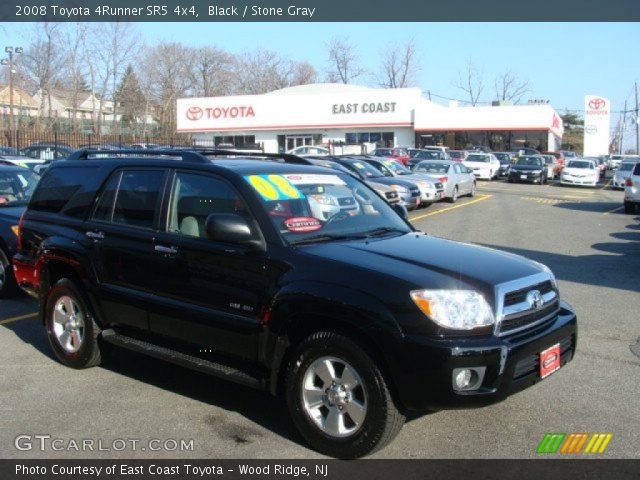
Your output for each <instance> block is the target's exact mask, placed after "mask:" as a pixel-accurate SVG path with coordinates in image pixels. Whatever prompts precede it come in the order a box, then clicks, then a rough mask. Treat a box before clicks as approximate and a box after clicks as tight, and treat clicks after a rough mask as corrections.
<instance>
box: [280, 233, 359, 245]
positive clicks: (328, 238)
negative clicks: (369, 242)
mask: <svg viewBox="0 0 640 480" xmlns="http://www.w3.org/2000/svg"><path fill="white" fill-rule="evenodd" d="M363 238H366V236H365V235H332V234H322V235H313V236H312V237H307V238H301V239H300V240H294V241H292V242H289V243H290V244H291V245H305V244H309V243H320V242H333V241H335V240H358V239H363Z"/></svg>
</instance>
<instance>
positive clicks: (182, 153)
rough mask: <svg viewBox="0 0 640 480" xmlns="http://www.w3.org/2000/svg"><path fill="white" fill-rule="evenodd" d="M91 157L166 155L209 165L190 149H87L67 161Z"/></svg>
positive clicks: (204, 158)
mask: <svg viewBox="0 0 640 480" xmlns="http://www.w3.org/2000/svg"><path fill="white" fill-rule="evenodd" d="M90 155H100V156H99V157H97V158H100V159H103V158H118V157H121V156H123V155H135V156H136V157H140V156H145V157H154V156H155V157H157V156H158V155H166V156H170V157H180V158H181V159H182V161H183V162H191V163H208V162H209V160H208V159H207V158H206V157H204V156H203V155H201V154H200V153H198V152H196V151H194V150H190V149H175V150H169V149H163V150H152V149H149V150H147V149H127V150H124V149H123V150H101V149H95V148H87V149H81V150H76V151H75V152H73V153H71V154H70V155H69V156H68V157H67V160H88V159H89V156H90Z"/></svg>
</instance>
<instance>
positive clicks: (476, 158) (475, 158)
mask: <svg viewBox="0 0 640 480" xmlns="http://www.w3.org/2000/svg"><path fill="white" fill-rule="evenodd" d="M465 161H466V162H478V163H490V162H491V157H489V155H476V154H473V153H472V154H471V155H469V156H468V157H467V159H466V160H465Z"/></svg>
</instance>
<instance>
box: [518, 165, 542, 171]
mask: <svg viewBox="0 0 640 480" xmlns="http://www.w3.org/2000/svg"><path fill="white" fill-rule="evenodd" d="M511 170H512V171H514V172H541V171H542V170H544V167H542V166H536V165H518V164H515V165H511Z"/></svg>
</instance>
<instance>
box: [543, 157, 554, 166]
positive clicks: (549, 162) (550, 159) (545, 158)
mask: <svg viewBox="0 0 640 480" xmlns="http://www.w3.org/2000/svg"><path fill="white" fill-rule="evenodd" d="M543 158H544V163H547V164H552V163H555V162H556V157H554V156H553V155H545V156H544V157H543Z"/></svg>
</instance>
